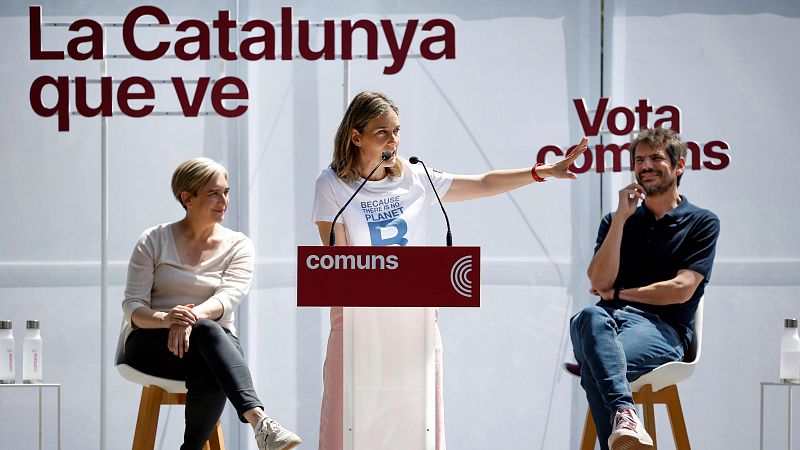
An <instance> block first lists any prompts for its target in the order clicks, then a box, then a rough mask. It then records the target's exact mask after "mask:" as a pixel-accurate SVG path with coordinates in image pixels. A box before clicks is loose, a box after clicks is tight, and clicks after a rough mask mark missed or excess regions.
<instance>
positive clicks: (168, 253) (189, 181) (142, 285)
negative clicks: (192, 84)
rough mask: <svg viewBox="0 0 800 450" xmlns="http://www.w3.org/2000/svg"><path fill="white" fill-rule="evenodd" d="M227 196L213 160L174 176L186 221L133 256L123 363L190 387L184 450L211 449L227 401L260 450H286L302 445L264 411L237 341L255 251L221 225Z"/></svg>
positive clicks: (148, 239) (169, 226)
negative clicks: (237, 323) (210, 441)
mask: <svg viewBox="0 0 800 450" xmlns="http://www.w3.org/2000/svg"><path fill="white" fill-rule="evenodd" d="M228 191H229V189H228V172H227V171H226V170H225V168H224V167H222V166H221V165H220V164H218V163H216V162H214V161H212V160H210V159H208V158H195V159H191V160H189V161H186V162H184V163H182V164H181V165H179V166H178V168H177V169H175V173H173V175H172V192H173V194H174V195H175V198H176V199H177V200H178V202H180V204H181V206H183V209H184V210H185V211H186V216H185V217H184V218H183V219H182V220H179V221H177V222H173V223H166V224H162V225H157V226H155V227H152V228H149V229H147V230H145V231H144V233H142V236H141V237H140V238H139V242H138V243H137V244H136V247H135V248H134V249H133V255H131V260H130V264H129V266H128V281H127V285H126V288H125V299H124V300H123V301H122V309H123V311H124V320H125V321H124V324H123V329H122V333H123V339H124V342H125V346H124V351H125V361H126V363H127V364H128V365H130V366H132V367H134V368H135V369H137V370H139V371H141V372H144V373H147V374H150V375H154V376H158V377H163V378H171V379H180V380H186V389H187V391H188V392H187V393H186V428H185V431H184V437H183V445H182V446H181V450H190V449H196V450H200V449H202V448H203V445H204V444H205V442H206V441H207V440H208V438H209V436H210V435H211V432H212V431H213V429H214V427H215V425H216V423H217V421H218V420H219V417H220V415H221V414H222V410H223V409H224V407H225V399H226V398H227V399H228V400H230V402H231V404H233V406H234V408H236V412H237V413H238V415H239V419H240V420H241V421H242V422H243V423H245V422H246V423H250V425H251V426H252V427H253V429H254V431H255V438H256V441H257V442H258V448H259V449H260V450H287V449H290V448H294V447H296V446H297V445H299V444H300V438H299V437H297V435H295V434H294V433H292V432H291V431H288V430H286V429H284V428H282V427H281V426H280V424H278V423H277V422H276V421H274V420H272V419H271V418H270V417H269V416H267V415H266V414H265V413H264V407H263V405H262V403H261V401H260V400H259V399H258V396H257V395H256V392H255V389H254V388H253V381H252V379H251V377H250V370H249V369H248V367H247V364H246V363H245V361H244V354H243V353H242V349H241V347H240V345H239V340H238V339H237V337H236V328H235V327H234V312H235V310H236V307H237V306H238V305H239V303H240V302H241V301H242V298H244V296H245V294H247V291H248V290H249V289H250V281H251V279H252V275H253V262H254V253H253V244H252V242H251V241H250V239H248V238H247V236H245V235H244V234H242V233H239V232H235V231H232V230H229V229H228V228H225V227H224V226H222V225H221V222H222V219H223V218H224V216H225V211H226V210H227V208H228Z"/></svg>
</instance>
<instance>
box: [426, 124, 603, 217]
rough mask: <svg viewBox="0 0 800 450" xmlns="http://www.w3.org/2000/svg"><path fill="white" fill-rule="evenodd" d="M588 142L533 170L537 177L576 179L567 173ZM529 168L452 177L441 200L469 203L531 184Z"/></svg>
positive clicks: (581, 143) (531, 178)
mask: <svg viewBox="0 0 800 450" xmlns="http://www.w3.org/2000/svg"><path fill="white" fill-rule="evenodd" d="M588 143H589V139H587V138H585V137H584V138H583V139H581V142H580V144H578V146H577V147H576V148H575V150H574V151H573V152H572V153H570V154H569V156H567V157H566V158H564V159H562V160H560V161H558V162H556V163H554V164H543V165H541V166H539V167H537V168H536V174H537V175H538V176H539V177H541V178H548V177H551V178H568V179H575V178H577V176H576V175H575V174H574V173H572V172H570V171H569V166H570V165H571V164H572V163H573V162H574V161H575V159H577V158H578V157H579V156H580V155H581V154H582V153H583V152H584V151H585V150H586V144H588ZM533 182H534V180H533V177H532V176H531V169H530V168H524V169H510V170H493V171H491V172H486V173H483V174H480V175H455V176H453V182H452V184H451V185H450V189H448V190H447V193H446V194H445V196H444V197H442V200H443V201H446V202H459V201H462V200H472V199H474V198H481V197H490V196H492V195H497V194H502V193H504V192H508V191H511V190H514V189H517V188H519V187H522V186H525V185H528V184H531V183H533Z"/></svg>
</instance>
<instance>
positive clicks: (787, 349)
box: [781, 319, 800, 383]
mask: <svg viewBox="0 0 800 450" xmlns="http://www.w3.org/2000/svg"><path fill="white" fill-rule="evenodd" d="M783 327H784V328H783V337H782V338H781V381H782V382H784V383H800V335H798V334H797V319H786V320H784V321H783Z"/></svg>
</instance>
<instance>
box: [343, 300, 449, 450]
mask: <svg viewBox="0 0 800 450" xmlns="http://www.w3.org/2000/svg"><path fill="white" fill-rule="evenodd" d="M434 314H435V312H434V308H344V421H343V424H344V432H343V436H344V450H408V449H412V448H413V449H420V450H434V446H435V439H434V438H435V435H436V423H435V413H434V411H435V363H434V359H435V358H434V332H435V331H434Z"/></svg>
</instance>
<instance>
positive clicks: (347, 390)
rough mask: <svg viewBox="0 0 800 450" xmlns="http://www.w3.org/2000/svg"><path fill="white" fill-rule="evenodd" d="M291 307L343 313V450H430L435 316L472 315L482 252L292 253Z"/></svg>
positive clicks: (338, 249) (477, 302) (353, 249)
mask: <svg viewBox="0 0 800 450" xmlns="http://www.w3.org/2000/svg"><path fill="white" fill-rule="evenodd" d="M297 306H333V307H336V306H341V307H344V308H343V313H344V361H343V364H344V366H343V367H344V380H343V382H344V386H343V389H344V411H343V418H344V420H343V426H344V430H343V438H344V447H343V448H344V450H377V449H380V450H395V449H397V450H400V449H403V450H406V449H409V448H414V449H425V450H434V448H435V440H434V437H435V433H436V428H435V413H434V412H435V395H434V388H435V383H434V380H435V367H434V341H435V328H434V321H435V311H436V307H479V306H480V248H479V247H322V246H313V247H298V250H297Z"/></svg>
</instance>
